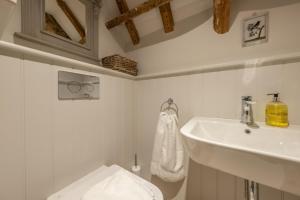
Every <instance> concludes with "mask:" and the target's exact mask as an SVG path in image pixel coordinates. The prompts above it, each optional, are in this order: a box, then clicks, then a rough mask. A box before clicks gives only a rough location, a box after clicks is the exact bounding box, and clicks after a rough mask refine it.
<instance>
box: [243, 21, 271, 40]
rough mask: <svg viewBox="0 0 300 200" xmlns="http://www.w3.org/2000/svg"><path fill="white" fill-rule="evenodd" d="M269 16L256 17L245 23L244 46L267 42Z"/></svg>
mask: <svg viewBox="0 0 300 200" xmlns="http://www.w3.org/2000/svg"><path fill="white" fill-rule="evenodd" d="M266 17H267V15H262V16H255V17H252V18H250V19H247V20H245V21H244V26H243V27H244V36H243V39H244V40H243V42H244V46H249V45H253V44H257V43H260V42H266V41H267V24H266V23H267V19H266Z"/></svg>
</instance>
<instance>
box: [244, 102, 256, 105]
mask: <svg viewBox="0 0 300 200" xmlns="http://www.w3.org/2000/svg"><path fill="white" fill-rule="evenodd" d="M246 104H247V105H254V104H256V101H246Z"/></svg>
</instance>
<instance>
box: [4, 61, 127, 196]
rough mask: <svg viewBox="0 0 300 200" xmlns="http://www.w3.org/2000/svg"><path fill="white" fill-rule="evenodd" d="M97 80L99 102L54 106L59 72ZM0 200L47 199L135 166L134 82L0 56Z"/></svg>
mask: <svg viewBox="0 0 300 200" xmlns="http://www.w3.org/2000/svg"><path fill="white" fill-rule="evenodd" d="M58 70H67V71H72V72H79V73H84V74H89V75H94V76H99V77H100V82H101V83H100V84H101V85H100V95H101V97H100V99H99V100H80V101H59V100H58V97H57V94H58V91H57V88H58V86H57V81H58V80H57V79H58V75H57V71H58ZM0 76H1V77H0V83H1V84H0V89H1V91H2V95H1V98H0V108H1V112H0V123H1V124H0V176H1V179H0V199H1V200H2V199H3V200H24V199H27V200H44V199H46V197H47V196H48V195H50V194H52V193H53V192H55V191H57V190H59V189H61V188H62V187H64V186H66V185H67V184H70V183H71V182H73V181H74V180H76V179H78V178H80V177H81V176H83V175H85V174H87V173H89V172H90V171H92V170H94V169H96V168H98V167H99V166H101V165H103V164H107V165H110V164H113V163H116V164H119V165H121V166H123V167H125V168H129V166H131V164H132V162H131V161H132V160H133V147H132V146H133V144H132V141H133V138H132V137H133V115H132V110H133V81H130V80H126V79H122V78H114V77H110V76H105V75H99V74H93V73H86V72H82V71H78V70H68V69H66V68H62V67H59V66H51V65H48V64H42V63H37V62H32V61H28V60H20V59H16V58H10V57H6V56H0Z"/></svg>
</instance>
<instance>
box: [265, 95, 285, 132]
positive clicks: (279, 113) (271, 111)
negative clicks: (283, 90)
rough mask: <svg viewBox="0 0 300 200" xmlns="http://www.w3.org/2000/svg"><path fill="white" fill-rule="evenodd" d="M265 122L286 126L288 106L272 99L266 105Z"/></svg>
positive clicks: (271, 124)
mask: <svg viewBox="0 0 300 200" xmlns="http://www.w3.org/2000/svg"><path fill="white" fill-rule="evenodd" d="M266 124H267V125H270V126H277V127H288V126H289V121H288V107H287V105H286V104H284V103H282V102H280V101H278V100H277V98H276V99H275V100H273V102H270V103H268V104H267V106H266Z"/></svg>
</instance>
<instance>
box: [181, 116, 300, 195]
mask: <svg viewBox="0 0 300 200" xmlns="http://www.w3.org/2000/svg"><path fill="white" fill-rule="evenodd" d="M258 125H259V128H256V129H254V128H250V127H248V126H247V125H245V124H242V123H240V121H238V120H227V119H214V118H201V117H195V118H193V119H191V120H190V121H189V122H188V123H186V124H185V125H184V126H183V127H182V129H181V133H182V135H183V141H184V145H185V148H186V150H187V152H188V154H189V156H190V157H191V159H193V160H194V161H196V162H198V163H200V164H202V165H206V166H209V167H212V168H215V169H218V170H220V171H224V172H227V173H230V174H232V175H235V176H239V177H242V178H245V179H249V180H252V181H255V182H258V183H261V184H264V185H268V186H270V187H273V188H276V189H279V190H283V191H287V192H290V193H294V194H296V195H300V126H290V127H289V128H275V127H269V126H266V125H265V124H264V123H258Z"/></svg>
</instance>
